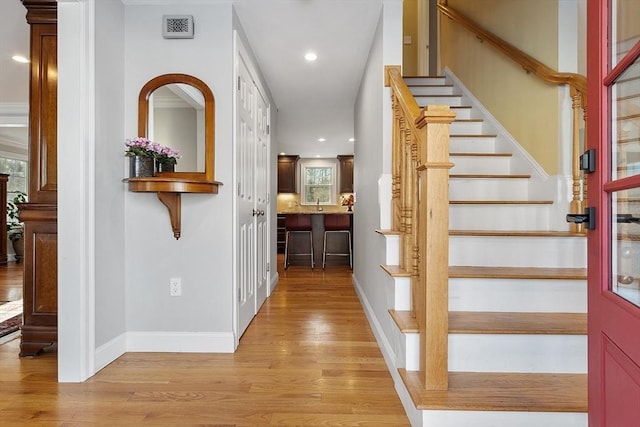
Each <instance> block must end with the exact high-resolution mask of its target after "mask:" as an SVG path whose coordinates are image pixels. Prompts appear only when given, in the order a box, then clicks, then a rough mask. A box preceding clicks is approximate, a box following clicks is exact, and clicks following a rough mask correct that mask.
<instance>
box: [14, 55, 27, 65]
mask: <svg viewBox="0 0 640 427" xmlns="http://www.w3.org/2000/svg"><path fill="white" fill-rule="evenodd" d="M11 59H13V60H14V61H16V62H20V63H22V64H28V63H29V60H28V59H27V58H25V57H24V56H22V55H13V56H12V57H11Z"/></svg>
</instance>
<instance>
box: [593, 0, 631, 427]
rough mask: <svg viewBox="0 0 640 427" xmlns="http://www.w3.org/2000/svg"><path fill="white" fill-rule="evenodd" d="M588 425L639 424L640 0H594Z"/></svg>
mask: <svg viewBox="0 0 640 427" xmlns="http://www.w3.org/2000/svg"><path fill="white" fill-rule="evenodd" d="M587 4H588V9H587V11H588V12H587V68H588V70H587V80H588V107H587V121H588V125H587V146H588V148H594V149H595V150H596V156H597V168H596V172H595V173H592V174H589V175H588V177H587V184H588V187H587V188H588V204H589V206H593V207H595V215H596V228H595V230H591V231H589V232H588V251H589V253H588V269H589V280H588V283H589V284H588V287H589V426H590V427H632V426H633V427H640V0H588V3H587Z"/></svg>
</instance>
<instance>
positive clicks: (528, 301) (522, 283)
mask: <svg viewBox="0 0 640 427" xmlns="http://www.w3.org/2000/svg"><path fill="white" fill-rule="evenodd" d="M449 310H451V311H489V312H521V313H532V312H540V313H586V312H587V282H586V280H560V279H494V278H455V279H449Z"/></svg>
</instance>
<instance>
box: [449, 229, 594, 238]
mask: <svg viewBox="0 0 640 427" xmlns="http://www.w3.org/2000/svg"><path fill="white" fill-rule="evenodd" d="M449 236H486V237H492V236H499V237H586V235H585V234H583V233H578V232H573V231H553V230H549V231H535V230H534V231H518V230H504V231H503V230H449Z"/></svg>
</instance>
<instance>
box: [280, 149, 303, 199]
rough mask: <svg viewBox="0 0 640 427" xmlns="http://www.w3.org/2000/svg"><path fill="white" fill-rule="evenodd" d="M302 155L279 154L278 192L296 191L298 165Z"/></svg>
mask: <svg viewBox="0 0 640 427" xmlns="http://www.w3.org/2000/svg"><path fill="white" fill-rule="evenodd" d="M299 158H300V156H278V193H296V166H297V164H298V159H299Z"/></svg>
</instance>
